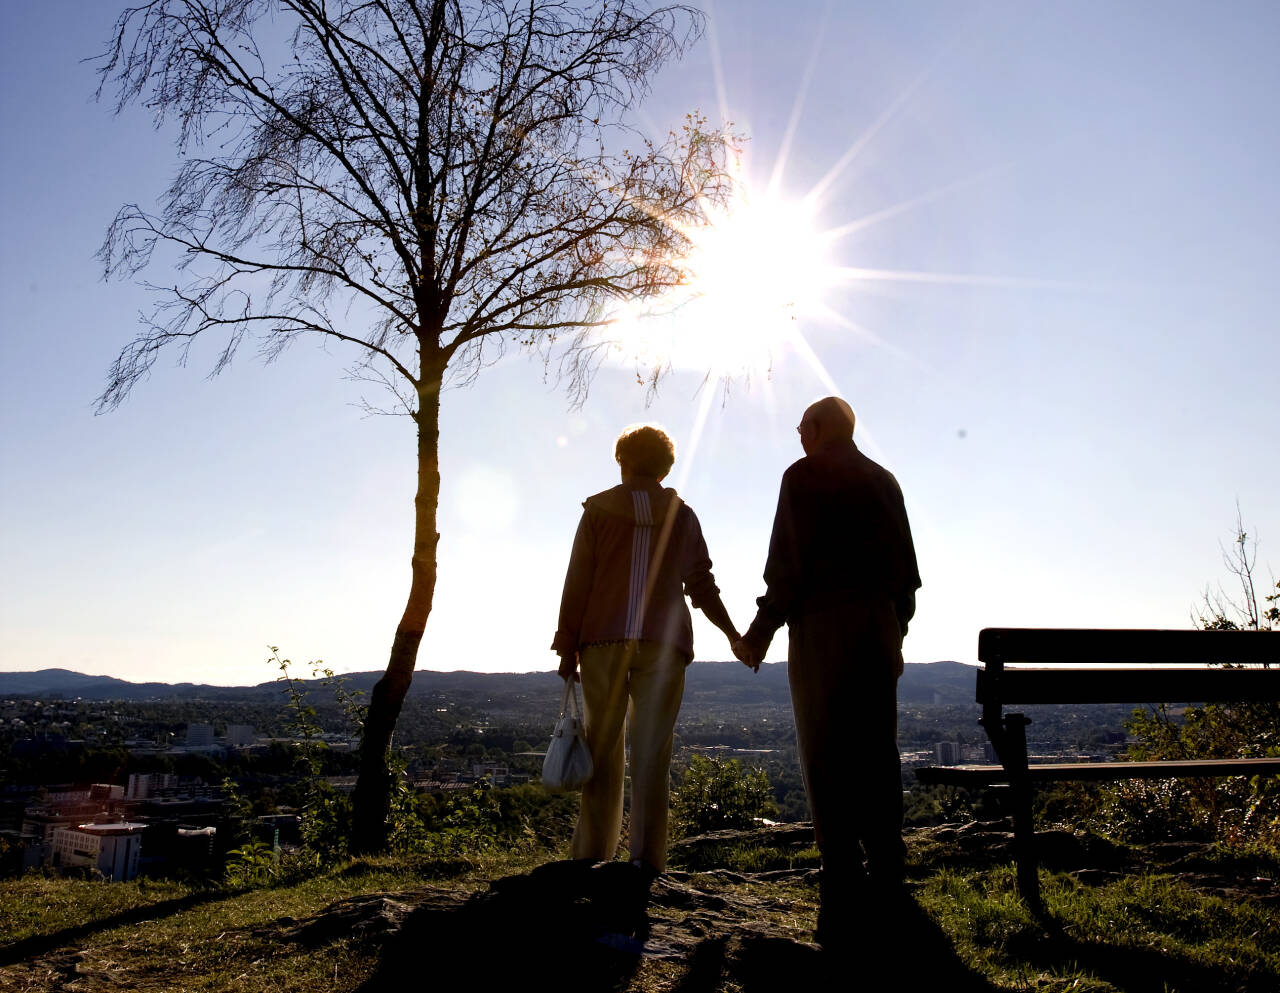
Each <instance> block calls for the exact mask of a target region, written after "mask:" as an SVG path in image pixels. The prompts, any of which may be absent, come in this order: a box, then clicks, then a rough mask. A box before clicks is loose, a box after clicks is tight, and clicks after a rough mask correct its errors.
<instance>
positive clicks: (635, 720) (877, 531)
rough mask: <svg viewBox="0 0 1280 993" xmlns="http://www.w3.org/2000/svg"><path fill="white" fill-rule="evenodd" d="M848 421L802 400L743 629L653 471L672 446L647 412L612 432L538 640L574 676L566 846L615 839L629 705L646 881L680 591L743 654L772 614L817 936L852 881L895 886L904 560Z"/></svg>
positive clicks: (654, 860)
mask: <svg viewBox="0 0 1280 993" xmlns="http://www.w3.org/2000/svg"><path fill="white" fill-rule="evenodd" d="M853 429H854V414H853V410H852V408H850V406H849V404H848V403H846V402H845V401H844V400H842V399H840V398H838V397H827V398H826V399H824V400H819V401H818V402H817V403H815V404H813V405H812V406H811V407H809V408H808V409H807V410H806V411H805V412H804V416H803V418H802V419H801V421H800V426H799V428H798V430H799V432H800V443H801V445H802V446H803V448H804V453H805V457H804V458H802V459H800V460H799V461H798V462H795V463H794V464H793V465H791V467H790V468H788V469H787V471H786V472H785V473H784V474H783V477H782V487H781V491H780V493H779V495H778V508H777V513H776V515H775V517H774V522H773V534H772V536H771V538H770V540H769V555H768V560H767V562H766V564H765V570H764V578H765V582H766V584H767V587H768V588H767V590H766V592H765V594H764V596H762V597H760V598H759V600H758V601H757V603H758V605H759V610H758V611H757V613H756V617H755V620H754V621H752V623H751V626H750V628H748V630H747V633H746V634H745V635H743V634H739V632H738V630H737V628H735V627H734V624H733V621H732V620H730V618H729V613H728V611H727V610H726V609H725V606H724V604H723V602H721V599H720V591H719V590H718V589H717V587H716V584H715V579H714V577H713V576H712V574H711V559H710V558H709V556H708V554H707V546H706V542H705V541H704V540H703V537H702V530H701V528H700V526H699V524H698V518H697V516H696V515H695V514H694V512H693V511H692V510H691V509H690V508H689V507H688V505H686V504H685V503H684V502H683V501H682V500H681V499H680V497H679V496H677V495H676V492H675V490H672V489H669V488H664V487H663V486H662V485H661V484H662V480H663V479H664V478H665V477H666V475H667V473H668V472H670V470H671V466H672V464H673V462H674V461H675V448H674V445H673V444H672V442H671V439H670V438H669V437H667V435H666V434H665V433H664V432H663V431H662V430H660V429H659V428H656V427H652V426H648V425H646V426H641V427H635V428H629V429H628V430H626V431H624V432H623V433H622V435H621V436H620V437H619V438H618V440H617V444H616V446H615V449H614V457H615V458H616V459H617V462H618V466H619V468H620V469H621V474H622V482H621V484H620V485H618V486H615V487H613V488H612V489H608V490H605V491H604V492H603V493H597V494H596V495H595V496H592V497H588V498H587V500H586V501H584V503H583V514H582V520H581V522H580V523H579V525H578V532H577V535H576V536H575V538H574V541H573V551H572V555H571V557H570V560H569V569H568V574H567V575H566V577H565V583H564V594H563V597H562V599H561V604H560V620H559V629H558V630H557V631H556V635H555V640H554V642H553V643H552V646H551V647H552V649H553V650H554V651H556V652H557V653H558V654H559V655H560V675H561V676H562V677H564V678H565V679H572V678H575V677H577V678H580V679H581V681H582V694H583V703H584V708H585V712H586V714H585V716H586V734H587V741H588V744H589V745H590V749H591V757H592V760H593V762H594V764H595V773H594V775H593V777H592V778H591V780H590V781H589V782H588V783H587V785H586V786H585V787H584V789H583V792H582V809H581V813H580V815H579V819H578V824H577V828H576V830H575V831H574V835H573V845H572V855H573V857H574V858H575V859H585V860H593V861H609V860H611V859H612V858H613V856H614V851H615V849H616V848H617V844H618V837H619V834H620V831H621V827H622V805H623V770H624V761H625V760H624V751H623V730H624V726H625V725H626V724H627V723H628V722H629V724H630V738H631V819H630V831H629V834H630V860H631V861H630V865H631V867H632V869H631V870H630V871H631V872H632V873H633V875H634V876H635V878H636V881H637V883H638V884H639V885H640V886H641V887H642V889H643V891H644V892H647V889H648V885H649V883H650V882H651V881H652V879H653V878H654V877H655V876H657V875H658V874H660V873H661V872H662V871H663V869H664V867H665V866H666V860H667V816H668V791H669V786H670V767H671V745H672V734H673V730H674V728H675V722H676V714H677V712H678V711H679V709H680V699H681V695H682V694H683V691H684V669H685V666H686V665H687V664H688V662H689V660H690V659H691V658H692V657H693V631H692V626H691V623H690V618H689V610H688V608H687V607H686V606H685V603H684V596H685V595H686V594H687V595H688V597H689V599H690V600H691V601H692V602H693V605H694V606H695V607H698V608H700V609H701V610H702V611H703V613H704V614H706V616H707V619H708V620H710V621H711V623H713V624H714V625H715V626H716V627H718V628H719V629H720V630H721V631H723V632H724V633H725V636H726V637H727V638H728V639H729V643H730V646H731V648H732V650H733V653H734V655H735V656H736V657H737V658H738V659H739V660H740V661H741V662H743V663H744V664H745V665H747V666H749V667H750V668H752V669H753V670H758V669H759V666H760V662H761V660H762V659H763V658H764V655H765V652H766V651H767V650H768V647H769V643H770V641H771V640H772V639H773V635H774V633H775V632H776V631H777V630H778V628H779V627H781V626H782V624H783V623H784V622H785V623H786V624H787V626H788V629H789V635H790V637H789V644H788V669H787V671H788V677H789V680H790V683H791V699H792V705H793V707H794V709H795V718H796V736H797V741H798V745H799V754H800V764H801V770H802V772H803V775H804V784H805V791H806V793H807V795H808V799H809V808H810V810H811V812H812V815H813V824H814V832H815V834H816V836H817V845H818V849H819V851H820V852H821V855H822V873H821V881H822V903H821V911H820V913H819V918H818V934H817V937H818V940H819V942H822V941H823V939H824V938H825V939H826V940H828V941H830V940H832V939H833V938H835V937H837V936H838V933H839V932H840V931H843V929H844V925H845V924H846V922H848V921H850V920H851V919H852V917H853V916H854V915H856V914H857V913H858V908H859V906H860V905H861V904H862V902H863V901H862V897H863V896H864V895H866V893H867V891H868V888H869V887H874V888H875V890H876V891H877V892H881V893H883V892H885V891H895V890H897V889H898V888H900V886H901V882H902V872H903V856H904V847H903V844H902V830H901V826H902V786H901V778H900V771H899V762H898V749H897V742H896V693H897V680H898V676H899V675H900V674H901V673H902V639H903V637H904V635H905V634H906V632H907V622H908V621H910V620H911V616H912V614H913V613H914V611H915V591H916V589H917V588H918V587H919V586H920V577H919V573H918V572H917V569H916V559H915V551H914V548H913V546H912V542H911V531H910V528H909V526H908V524H907V515H906V510H905V508H904V506H903V501H902V492H901V490H900V489H899V488H898V484H897V481H896V480H895V479H894V478H893V476H892V475H891V474H890V473H889V472H888V471H887V470H885V469H883V468H882V467H881V466H879V465H877V464H876V463H875V462H873V461H871V460H870V459H869V458H867V457H866V456H865V455H863V454H862V453H861V452H860V451H859V450H858V448H857V446H856V445H855V444H854V441H853ZM628 714H629V721H628Z"/></svg>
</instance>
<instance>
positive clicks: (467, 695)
mask: <svg viewBox="0 0 1280 993" xmlns="http://www.w3.org/2000/svg"><path fill="white" fill-rule="evenodd" d="M974 671H975V670H974V668H973V667H972V666H967V665H962V664H961V663H959V662H929V663H922V664H917V665H909V666H907V668H906V672H905V673H904V674H903V676H902V679H901V681H900V682H899V684H898V698H899V700H901V701H902V702H903V703H916V704H920V703H935V702H937V703H948V704H951V703H971V702H972V701H973V686H974V675H973V674H974ZM380 675H382V674H381V673H380V672H353V673H348V674H346V676H345V677H344V678H345V679H346V680H347V686H348V688H349V689H351V690H364V691H366V692H368V691H369V690H371V689H372V688H373V684H374V683H375V682H377V680H378V677H379V676H380ZM304 683H305V684H306V685H307V686H309V687H315V688H319V687H321V686H322V685H323V681H322V680H305V681H304ZM558 686H559V683H558V677H557V676H556V674H555V673H554V672H550V671H548V672H495V673H490V672H436V671H433V670H429V669H422V670H419V671H418V672H417V673H415V674H414V679H413V685H412V686H411V688H410V690H409V693H410V695H411V696H429V695H432V694H437V693H439V694H444V695H446V696H448V697H450V698H453V699H455V700H458V701H459V702H465V703H468V704H472V705H476V706H480V707H485V708H486V709H501V708H502V705H503V703H504V702H506V701H508V700H509V701H511V702H513V703H514V702H517V701H519V700H521V699H527V698H529V697H536V698H540V699H545V698H546V697H547V695H548V693H549V692H553V691H554V690H555V689H556V688H558ZM282 692H283V687H282V686H281V685H280V684H279V683H278V682H276V681H275V680H272V681H270V682H265V683H259V684H257V685H256V686H211V685H209V684H207V683H155V682H152V683H131V682H129V681H127V680H124V679H116V678H115V677H113V676H89V675H85V674H84V673H81V672H72V671H71V670H70V669H40V670H38V671H36V672H0V696H5V697H11V696H33V697H63V698H66V699H73V698H75V697H80V698H82V699H85V700H132V701H138V700H171V699H176V698H182V699H184V700H246V699H247V700H265V699H270V698H272V697H277V696H279V695H280V694H281V693H282ZM789 696H790V691H789V690H788V688H787V667H786V665H784V664H781V663H774V664H770V665H764V666H761V667H760V672H759V673H753V672H751V671H750V670H749V669H747V668H746V666H743V665H740V664H739V663H737V662H695V663H694V664H693V665H691V666H690V667H689V671H688V674H687V677H686V680H685V698H686V700H687V701H689V702H690V703H694V702H711V701H712V700H713V699H714V700H715V701H716V702H717V703H719V704H722V705H728V704H753V703H757V704H778V703H785V702H786V701H787V700H788V698H789Z"/></svg>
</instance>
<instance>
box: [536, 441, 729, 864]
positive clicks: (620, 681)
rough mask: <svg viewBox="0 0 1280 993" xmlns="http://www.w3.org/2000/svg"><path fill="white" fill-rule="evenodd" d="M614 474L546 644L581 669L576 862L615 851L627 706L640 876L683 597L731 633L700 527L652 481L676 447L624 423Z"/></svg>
mask: <svg viewBox="0 0 1280 993" xmlns="http://www.w3.org/2000/svg"><path fill="white" fill-rule="evenodd" d="M614 458H615V459H616V460H617V462H618V466H619V468H620V469H621V472H622V483H621V484H620V485H618V486H615V487H613V488H612V489H608V490H605V491H604V492H603V493H597V494H596V495H595V496H591V497H588V498H587V499H586V500H585V501H584V502H583V504H582V507H583V512H582V520H581V521H580V522H579V524H578V533H577V535H576V536H575V537H574V540H573V552H572V555H571V556H570V559H569V570H568V574H567V575H566V576H565V581H564V594H563V596H562V597H561V601H560V623H559V630H557V631H556V636H555V640H554V641H553V642H552V644H551V648H552V650H553V651H556V652H558V653H559V655H560V675H561V676H562V677H563V678H564V679H566V680H567V679H572V678H574V675H575V673H576V672H578V671H579V670H580V672H581V675H580V678H581V680H582V695H583V704H584V709H585V711H586V714H585V716H586V735H587V743H588V745H589V746H590V749H591V759H592V762H593V763H594V765H595V773H594V775H593V776H592V778H591V780H590V781H589V782H588V783H587V784H586V786H585V787H584V788H583V791H582V809H581V813H580V814H579V817H578V825H577V828H576V829H575V830H574V833H573V845H572V855H573V857H574V858H576V859H592V860H596V861H607V860H610V859H612V858H613V854H614V850H615V849H616V848H617V846H618V835H619V833H620V831H621V829H622V787H623V762H624V756H623V743H622V738H623V726H624V724H625V723H627V711H628V703H630V722H629V723H630V728H631V823H630V838H631V851H630V859H631V864H632V866H634V867H635V869H636V870H637V877H638V878H639V879H642V880H643V881H644V882H645V883H646V884H647V882H648V881H649V880H652V878H653V877H654V876H656V875H657V874H659V873H660V872H662V870H663V869H664V868H665V866H666V864H667V817H668V793H669V790H670V778H671V741H672V734H673V731H674V729H675V723H676V713H677V712H678V711H679V709H680V698H681V696H682V694H683V693H684V669H685V666H686V665H687V664H688V663H689V661H690V660H691V659H692V658H693V626H692V623H691V621H690V617H689V608H688V607H687V606H686V605H685V602H684V598H685V595H688V597H689V599H690V600H691V601H692V602H693V605H694V606H695V607H699V608H701V610H702V612H703V613H704V614H706V616H707V619H708V620H709V621H711V623H712V624H714V625H715V626H716V627H718V628H719V629H720V630H721V631H723V632H724V633H725V635H726V636H727V637H728V639H729V642H730V643H731V644H732V643H733V642H734V641H736V640H738V632H737V630H736V629H735V628H734V626H733V622H732V621H731V620H730V619H729V614H728V612H727V611H726V610H725V607H724V604H723V603H722V602H721V600H720V591H719V590H718V589H717V588H716V584H715V579H714V577H713V576H712V575H711V559H710V558H709V557H708V555H707V545H706V542H705V541H703V538H702V528H701V527H700V526H699V524H698V518H697V516H696V515H695V514H694V512H693V511H692V510H690V509H689V507H688V506H687V505H686V504H685V503H684V502H683V501H682V500H681V499H680V497H678V496H677V495H676V491H675V490H673V489H669V488H665V487H663V486H662V485H661V483H662V480H663V479H664V478H665V477H666V475H667V473H668V472H670V471H671V466H672V464H673V463H674V462H675V445H674V444H672V442H671V439H670V438H669V437H668V436H667V434H666V432H664V431H663V430H662V429H661V428H658V427H655V426H652V425H647V424H646V425H639V426H635V427H630V428H627V429H626V430H625V431H623V432H622V434H621V435H619V437H618V440H617V443H616V445H615V446H614Z"/></svg>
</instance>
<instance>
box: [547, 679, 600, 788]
mask: <svg viewBox="0 0 1280 993" xmlns="http://www.w3.org/2000/svg"><path fill="white" fill-rule="evenodd" d="M576 686H577V682H576V680H573V679H566V680H565V683H564V696H563V698H561V700H560V719H559V720H558V721H556V729H555V730H554V731H552V732H551V744H549V745H548V746H547V757H546V758H545V759H543V760H542V785H543V786H545V787H546V788H547V789H549V790H551V792H553V793H563V792H565V791H566V790H579V789H582V786H583V784H584V783H586V781H587V780H588V779H590V778H591V773H592V765H591V749H589V748H588V747H587V733H586V728H585V727H584V726H583V722H582V718H581V717H580V716H579V715H580V714H581V712H582V710H581V707H580V705H579V703H578V694H577V691H576V689H575V687H576Z"/></svg>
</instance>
